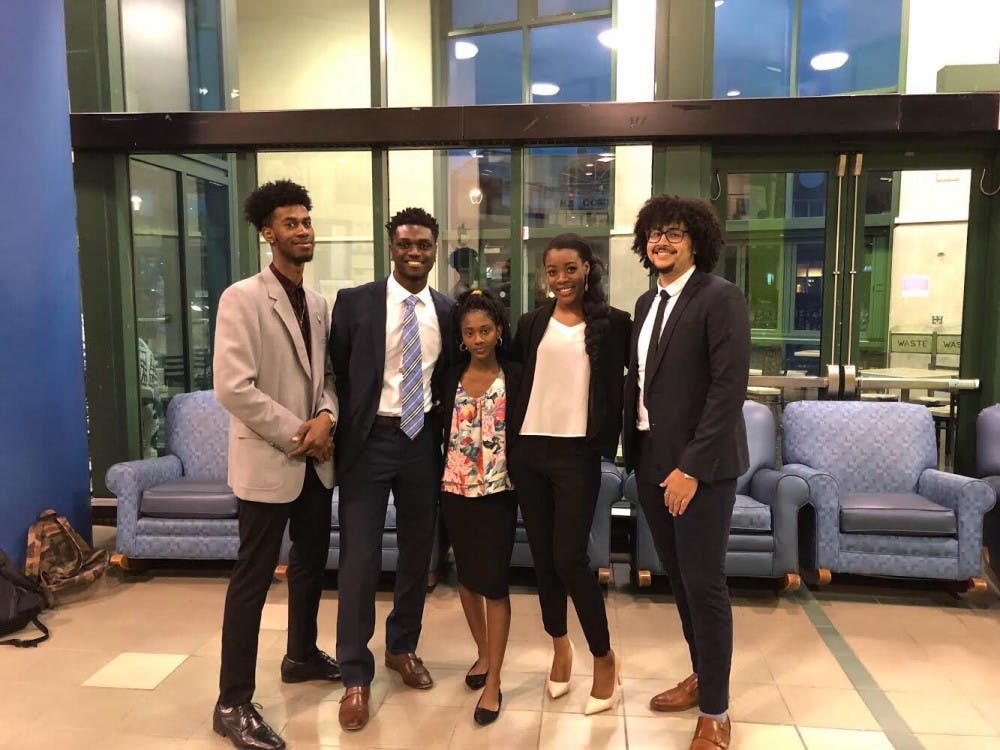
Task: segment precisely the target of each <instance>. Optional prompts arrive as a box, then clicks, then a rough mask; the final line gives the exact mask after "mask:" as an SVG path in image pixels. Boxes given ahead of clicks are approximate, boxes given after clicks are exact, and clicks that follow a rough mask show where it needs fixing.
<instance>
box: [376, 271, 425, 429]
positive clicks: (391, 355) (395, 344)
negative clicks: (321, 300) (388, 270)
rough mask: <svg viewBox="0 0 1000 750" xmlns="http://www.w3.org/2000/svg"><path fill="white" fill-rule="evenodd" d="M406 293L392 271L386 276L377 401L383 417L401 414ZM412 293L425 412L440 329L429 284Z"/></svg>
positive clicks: (407, 294)
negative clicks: (382, 360)
mask: <svg viewBox="0 0 1000 750" xmlns="http://www.w3.org/2000/svg"><path fill="white" fill-rule="evenodd" d="M410 294H411V293H410V292H408V291H407V290H406V289H404V288H403V286H402V285H401V284H400V283H399V282H398V281H396V279H395V278H394V277H393V276H392V274H390V275H389V279H388V281H387V283H386V289H385V371H384V372H383V373H382V395H381V396H380V397H379V401H378V413H379V414H381V415H383V416H386V417H398V416H400V415H401V414H402V413H403V405H402V404H401V403H400V400H399V389H400V386H402V384H403V372H402V366H403V314H404V312H405V311H406V305H405V304H404V302H405V301H406V299H407V298H408V297H409V296H410ZM414 296H415V297H416V298H417V299H418V300H419V302H417V304H416V306H415V307H414V311H415V312H416V315H417V325H418V326H420V364H421V369H422V370H423V372H422V375H423V380H424V412H425V413H426V412H428V411H430V410H431V404H432V401H431V375H432V374H433V373H434V365H435V364H437V360H438V357H439V356H441V328H440V326H438V317H437V310H436V309H435V307H434V299H433V298H432V297H431V290H430V287H429V286H425V287H424V288H423V289H421V290H420V292H418V293H417V294H416V295H414Z"/></svg>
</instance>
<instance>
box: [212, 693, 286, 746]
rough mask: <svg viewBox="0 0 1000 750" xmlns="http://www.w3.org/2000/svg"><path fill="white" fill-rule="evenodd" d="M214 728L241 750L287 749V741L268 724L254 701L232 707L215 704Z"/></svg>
mask: <svg viewBox="0 0 1000 750" xmlns="http://www.w3.org/2000/svg"><path fill="white" fill-rule="evenodd" d="M212 729H213V730H215V732H216V734H221V735H222V736H223V737H226V738H227V739H228V740H229V741H230V742H232V743H233V745H235V746H236V747H238V748H240V750H285V741H284V740H283V739H281V737H279V736H278V733H277V732H275V731H274V730H273V729H271V727H270V726H268V724H267V722H266V721H264V719H263V717H261V715H260V714H259V713H257V709H256V707H255V706H254V705H253V704H252V703H241V704H240V705H238V706H233V707H231V708H223V707H222V706H220V705H219V704H218V703H217V704H215V711H213V712H212Z"/></svg>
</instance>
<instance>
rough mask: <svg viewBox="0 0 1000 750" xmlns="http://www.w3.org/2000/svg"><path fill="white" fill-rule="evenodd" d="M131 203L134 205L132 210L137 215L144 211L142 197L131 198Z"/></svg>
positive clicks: (134, 196)
mask: <svg viewBox="0 0 1000 750" xmlns="http://www.w3.org/2000/svg"><path fill="white" fill-rule="evenodd" d="M129 201H131V203H132V210H133V211H134V212H135V213H139V211H141V210H142V198H141V197H140V196H138V195H133V196H132V197H131V198H129Z"/></svg>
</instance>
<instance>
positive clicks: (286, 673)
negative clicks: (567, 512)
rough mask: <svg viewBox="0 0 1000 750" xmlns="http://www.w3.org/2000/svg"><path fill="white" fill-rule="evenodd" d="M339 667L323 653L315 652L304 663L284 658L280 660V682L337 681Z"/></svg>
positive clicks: (331, 658) (334, 660)
mask: <svg viewBox="0 0 1000 750" xmlns="http://www.w3.org/2000/svg"><path fill="white" fill-rule="evenodd" d="M339 679H340V665H339V664H337V660H336V659H334V658H333V657H332V656H330V655H329V654H328V653H326V652H325V651H317V652H316V653H315V654H313V655H312V656H310V657H309V658H308V659H307V660H306V661H295V660H294V659H289V658H288V656H285V658H284V659H282V660H281V681H282V682H305V681H306V680H339Z"/></svg>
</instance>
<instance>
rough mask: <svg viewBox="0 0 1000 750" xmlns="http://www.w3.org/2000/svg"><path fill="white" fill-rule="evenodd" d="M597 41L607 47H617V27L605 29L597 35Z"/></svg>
mask: <svg viewBox="0 0 1000 750" xmlns="http://www.w3.org/2000/svg"><path fill="white" fill-rule="evenodd" d="M597 41H599V42H600V43H601V44H603V45H604V46H605V47H607V48H609V49H618V29H605V30H604V31H602V32H601V33H600V34H598V35H597Z"/></svg>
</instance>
